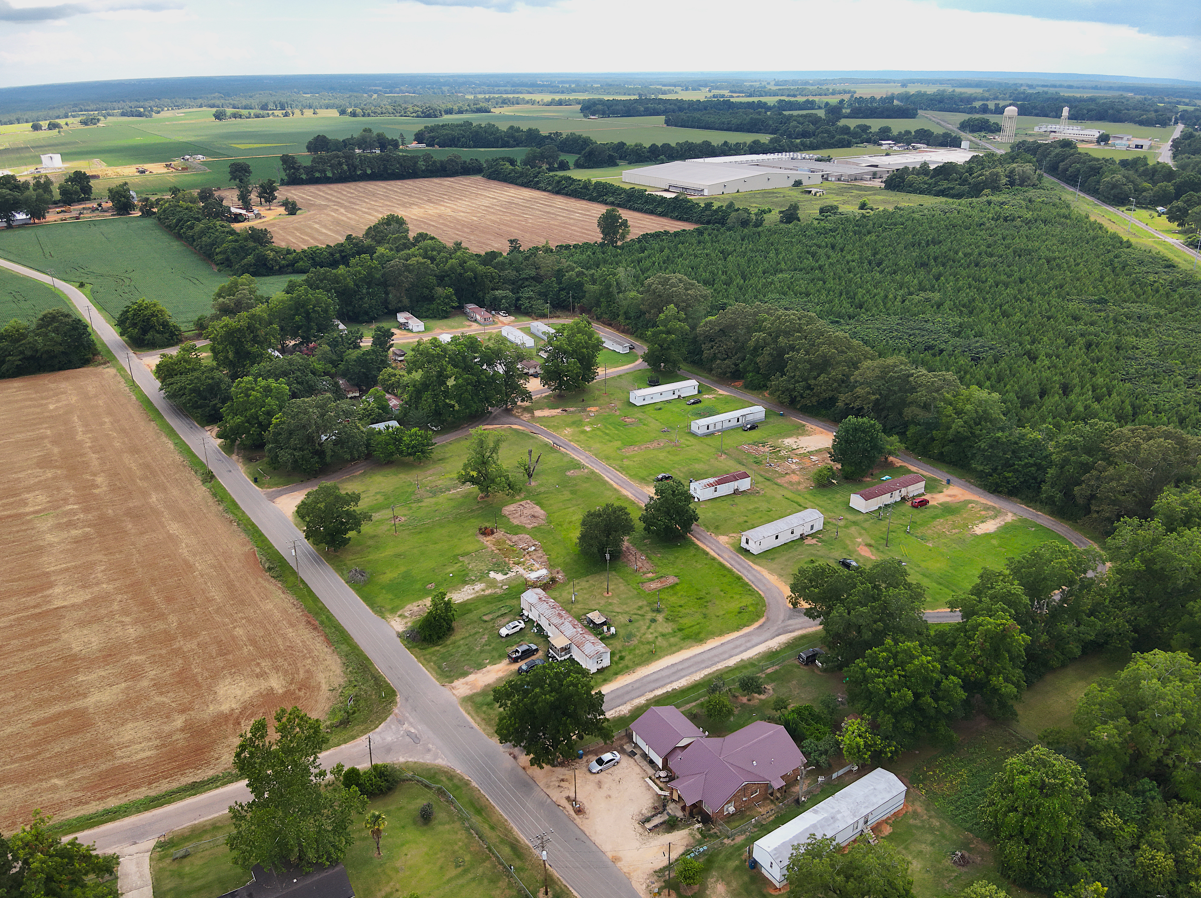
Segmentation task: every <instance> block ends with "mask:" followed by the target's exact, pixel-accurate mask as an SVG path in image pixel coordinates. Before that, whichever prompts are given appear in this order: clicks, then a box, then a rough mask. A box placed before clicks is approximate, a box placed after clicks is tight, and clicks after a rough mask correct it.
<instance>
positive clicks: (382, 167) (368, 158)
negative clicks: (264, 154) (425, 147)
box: [279, 135, 484, 184]
mask: <svg viewBox="0 0 1201 898" xmlns="http://www.w3.org/2000/svg"><path fill="white" fill-rule="evenodd" d="M318 136H319V137H321V136H323V135H318ZM326 140H327V141H328V138H326ZM386 140H388V141H389V143H391V142H393V141H392V140H391V138H386ZM279 164H280V166H281V167H282V169H283V175H284V183H285V184H339V183H343V182H346V181H405V180H409V179H410V178H454V177H458V176H459V175H478V174H480V173H481V172H483V170H484V163H482V162H481V161H480V160H479V159H464V158H463V157H462V156H459V155H456V154H452V155H450V156H447V157H446V158H445V159H438V158H436V157H435V156H434V154H433V153H422V154H420V155H418V154H417V153H414V152H411V151H407V150H401V149H394V148H389V149H386V150H378V151H374V152H363V151H361V150H359V149H358V148H357V147H356V148H347V149H342V150H333V149H331V150H329V151H326V152H314V153H313V155H312V156H310V157H309V164H308V165H304V164H302V163H301V161H300V160H299V159H297V158H296V157H295V156H293V155H292V154H290V153H285V154H284V155H282V156H280V157H279Z"/></svg>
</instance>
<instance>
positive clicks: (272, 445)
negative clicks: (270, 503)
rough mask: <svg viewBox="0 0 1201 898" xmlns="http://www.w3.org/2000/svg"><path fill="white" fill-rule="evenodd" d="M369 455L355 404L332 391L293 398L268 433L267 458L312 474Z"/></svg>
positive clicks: (308, 474)
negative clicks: (329, 465) (336, 397)
mask: <svg viewBox="0 0 1201 898" xmlns="http://www.w3.org/2000/svg"><path fill="white" fill-rule="evenodd" d="M366 454H367V436H366V434H364V433H363V428H362V427H361V426H360V425H359V422H358V420H357V418H356V417H355V407H354V404H353V403H351V402H348V401H346V400H341V401H339V400H336V399H334V398H333V397H332V396H330V395H329V394H321V395H317V396H312V397H309V398H306V399H293V400H292V401H291V402H289V403H288V404H287V405H286V406H284V410H283V411H282V412H280V413H279V415H277V416H276V418H275V421H274V422H272V424H271V431H270V432H269V433H268V434H267V461H268V462H269V463H270V464H271V465H273V466H275V467H281V468H287V469H288V470H291V471H297V472H299V473H301V474H305V475H307V476H310V477H311V476H312V475H314V474H316V473H317V471H318V470H320V469H321V467H322V466H324V465H328V464H332V463H334V462H337V461H354V460H356V459H360V458H362V457H363V456H365V455H366Z"/></svg>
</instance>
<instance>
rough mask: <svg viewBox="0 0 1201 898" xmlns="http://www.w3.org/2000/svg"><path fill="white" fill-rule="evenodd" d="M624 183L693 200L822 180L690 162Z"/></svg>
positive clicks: (656, 168)
mask: <svg viewBox="0 0 1201 898" xmlns="http://www.w3.org/2000/svg"><path fill="white" fill-rule="evenodd" d="M621 180H622V181H624V182H625V183H627V184H640V185H642V186H643V187H652V188H654V189H655V190H670V191H671V192H673V193H684V194H688V195H689V196H721V195H722V194H726V193H746V192H748V191H751V190H770V189H771V188H773V187H791V186H792V185H793V184H795V183H796V182H797V181H800V182H801V183H803V184H816V183H817V182H818V181H820V180H821V177H820V176H815V175H813V174H811V173H808V172H798V171H796V170H795V169H784V168H768V167H765V166H751V165H738V164H735V163H729V162H723V163H718V162H709V161H691V160H690V161H687V162H665V163H664V164H662V165H651V166H648V167H646V168H636V169H631V170H629V171H624V172H622V173H621Z"/></svg>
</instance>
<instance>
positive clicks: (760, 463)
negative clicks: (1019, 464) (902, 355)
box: [533, 371, 1061, 608]
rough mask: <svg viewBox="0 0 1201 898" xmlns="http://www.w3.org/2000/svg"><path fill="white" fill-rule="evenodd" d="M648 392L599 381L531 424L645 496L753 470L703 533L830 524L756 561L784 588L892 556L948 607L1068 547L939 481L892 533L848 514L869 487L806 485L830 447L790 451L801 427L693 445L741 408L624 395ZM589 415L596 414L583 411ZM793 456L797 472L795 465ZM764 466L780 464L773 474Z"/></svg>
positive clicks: (783, 422) (896, 512)
mask: <svg viewBox="0 0 1201 898" xmlns="http://www.w3.org/2000/svg"><path fill="white" fill-rule="evenodd" d="M645 383H646V372H644V371H640V372H637V373H635V374H623V375H619V376H617V377H613V378H610V379H609V381H608V390H609V394H608V395H607V396H606V394H605V386H604V385H603V384H593V385H592V386H590V387H589V388H588V390H587V391H586V392H585V393H584V394H583V395H579V396H572V397H569V398H566V399H558V398H554V397H547V398H543V399H540V400H538V401H536V402H535V403H534V404H533V408H534V409H535V410H537V409H550V408H558V409H571V411H570V412H568V413H566V414H558V415H551V416H540V417H538V418H537V419H536V420H537V422H538V423H539V424H542V425H543V426H545V427H548V428H550V429H552V430H553V431H555V432H556V433H558V434H561V435H562V436H563V437H565V438H566V439H568V440H571V441H572V442H573V443H575V444H577V445H579V446H581V447H582V448H584V449H587V450H588V451H589V452H592V453H593V454H595V455H597V456H598V457H599V458H601V459H602V460H604V461H605V462H607V463H608V464H610V465H612V466H613V467H614V468H616V469H617V470H619V471H621V472H622V473H623V474H625V475H626V476H628V477H630V478H631V479H633V480H635V481H639V482H641V483H643V484H644V485H645V487H646V489H647V490H648V492H649V491H650V490H651V488H652V481H653V478H654V477H655V475H656V474H659V473H661V472H666V473H671V474H673V475H674V476H675V477H677V478H681V479H685V480H686V479H687V478H695V479H698V480H699V479H702V478H706V477H715V476H718V475H721V474H727V473H730V472H732V471H739V470H743V471H747V472H748V473H750V474H751V475H752V476H753V477H754V478H755V488H754V489H753V490H752V491H750V492H749V493H744V494H740V495H738V496H736V497H735V496H729V497H723V498H721V499H713V500H710V501H707V502H703V503H701V504H700V506H699V509H698V510H699V512H700V516H701V517H700V525H701V526H702V527H704V528H705V529H707V530H709V531H710V532H711V533H713V534H714V535H716V536H720V537H721V538H723V539H724V540H725V541H726V542H727V544H729V545H731V546H734V547H736V546H737V543H738V534H739V533H741V531H743V530H747V529H750V528H751V527H757V526H759V525H761V524H765V523H768V522H769V521H774V520H776V519H777V518H782V517H785V516H786V515H789V514H793V513H794V512H797V511H801V510H802V509H805V508H816V509H817V510H818V511H820V512H822V514H823V515H824V516H825V529H824V530H823V531H822V533H821V534H820V535H819V536H818V537H816V538H815V539H812V540H806V541H804V542H801V541H797V542H792V543H789V544H788V545H785V546H781V547H780V548H778V549H773V550H771V551H769V552H765V553H763V554H761V555H757V556H753V560H754V563H755V564H757V565H759V566H760V567H762V568H765V569H766V570H768V571H770V572H771V573H773V574H775V575H776V576H778V577H779V578H781V579H782V580H784V581H785V582H788V581H789V580H791V578H792V575H793V573H794V572H795V571H796V569H797V567H798V566H799V565H800V564H802V563H803V562H805V561H807V560H810V559H817V560H822V561H836V560H837V559H839V558H842V557H851V558H854V559H856V560H857V561H859V562H861V563H866V562H867V561H870V560H873V559H883V558H897V559H900V560H901V561H904V562H905V563H906V564H907V566H908V568H909V572H910V575H911V576H912V577H913V578H914V580H915V581H916V582H918V583H920V584H922V586H924V587H925V589H926V591H927V601H928V605H927V607H929V608H944V607H946V605H947V603H948V602H949V601H950V600H951V598H952V597H953V596H955V595H957V594H960V593H963V592H966V591H967V590H968V589H969V588H970V587H971V586H972V584H973V583H974V582H975V580H976V577H977V576H978V575H979V573H980V571H981V570H982V569H983V568H985V567H1000V566H1001V565H1003V564H1004V563H1005V559H1006V558H1007V557H1010V556H1013V555H1018V554H1021V553H1024V552H1027V551H1029V550H1030V549H1032V548H1034V547H1035V546H1037V545H1040V544H1042V543H1044V542H1048V541H1057V540H1059V539H1061V537H1059V536H1056V535H1055V534H1053V533H1052V532H1051V531H1049V530H1046V529H1045V528H1043V527H1040V526H1038V525H1036V524H1033V523H1031V522H1029V521H1027V520H1024V519H1014V520H1010V519H1009V518H1008V517H1007V516H1004V515H1002V514H1001V513H1000V512H998V511H997V510H996V509H995V508H993V507H992V506H988V505H985V504H983V503H980V502H975V501H958V497H956V498H955V500H953V501H939V499H938V498H937V497H938V496H939V495H940V494H942V493H943V492H945V491H946V487H945V486H944V485H943V484H940V483H937V482H934V481H927V487H926V488H927V492H928V494H929V495H930V496H931V497H933V498H934V501H933V502H932V503H931V504H930V505H929V506H928V507H926V508H921V509H913V508H910V507H909V506H908V505H905V504H900V505H896V506H894V507H893V513H892V520H891V524H890V522H889V517H888V513H887V512H885V516H884V518H882V519H881V518H879V517H877V516H876V515H874V514H873V515H864V514H861V513H860V512H857V511H854V510H853V509H851V508H850V506H849V498H850V495H851V493H853V492H856V491H858V490H861V489H863V488H864V487H866V486H869V485H870V484H871V482H870V481H868V482H859V483H839V484H838V485H836V486H830V487H826V488H824V489H814V488H812V487H811V485H810V480H809V472H811V471H812V470H813V469H814V468H815V467H817V465H818V464H821V463H825V462H826V461H827V459H826V453H825V451H824V450H804V449H796V448H788V443H787V441H792V440H796V439H804V438H806V429H805V428H804V427H803V426H802V425H799V424H797V423H795V422H793V421H791V420H789V419H782V418H770V417H769V418H768V419H767V421H766V422H765V423H764V424H762V425H761V426H760V427H759V429H758V430H756V431H754V432H753V433H744V432H742V431H740V430H734V431H728V432H727V433H725V434H724V436H720V437H717V436H715V437H703V438H702V437H696V436H693V435H692V434H691V432H690V431H689V429H688V428H689V422H690V420H691V419H692V418H694V417H697V418H699V417H705V416H707V415H713V414H717V413H719V412H723V411H728V410H731V409H735V408H741V407H744V406H745V405H746V403H745V402H743V401H742V400H739V399H735V398H734V397H732V396H728V395H726V394H723V393H714V392H712V391H711V390H710V389H709V388H705V393H704V396H703V400H704V401H703V402H701V403H700V404H699V405H695V406H687V405H685V404H684V403H683V402H682V401H678V400H677V401H675V402H667V403H662V404H660V405H648V406H641V407H635V406H633V405H631V404H630V403H629V401H628V391H629V390H630V389H633V388H634V387H641V386H644V385H645ZM590 408H595V409H597V411H595V412H589V411H587V409H590ZM677 435H678V440H679V442H678V443H676V442H675V440H676V439H677ZM793 445H796V444H795V443H794V444H793ZM719 450H720V451H721V452H722V453H723V454H722V455H721V456H719V454H718V453H719ZM769 450H770V451H769ZM810 456H813V457H814V459H816V461H812V460H810ZM789 459H794V460H795V462H796V463H795V464H792V463H789V461H788V460H789ZM769 462H770V464H771V465H774V467H768V463H769ZM905 473H909V472H908V470H907V469H904V468H887V469H881V470H879V471H877V472H876V474H875V476H876V477H881V476H885V475H891V476H898V475H901V474H905ZM952 495H954V494H952Z"/></svg>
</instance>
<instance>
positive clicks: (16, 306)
mask: <svg viewBox="0 0 1201 898" xmlns="http://www.w3.org/2000/svg"><path fill="white" fill-rule="evenodd" d="M2 240H3V237H0V241H2ZM63 308H68V309H72V310H74V306H72V305H71V304H70V303H69V302H67V300H66V299H65V298H64V297H63V295H62V294H61V293H59V292H58V291H57V290H53V289H51V287H50V285H49V284H43V283H41V282H40V281H35V280H33V279H32V278H27V277H24V276H23V275H19V274H17V273H16V272H13V271H9V270H8V269H7V268H0V327H3V326H4V325H5V324H8V322H10V321H12V320H13V319H14V318H16V319H19V320H21V321H24V322H25V323H26V324H33V322H34V319H36V318H37V317H38V316H39V315H41V314H42V313H43V312H45V311H46V310H47V309H63Z"/></svg>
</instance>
